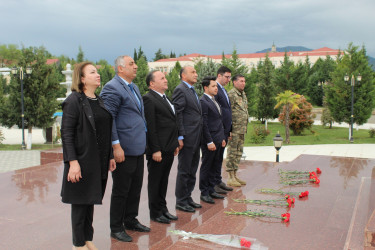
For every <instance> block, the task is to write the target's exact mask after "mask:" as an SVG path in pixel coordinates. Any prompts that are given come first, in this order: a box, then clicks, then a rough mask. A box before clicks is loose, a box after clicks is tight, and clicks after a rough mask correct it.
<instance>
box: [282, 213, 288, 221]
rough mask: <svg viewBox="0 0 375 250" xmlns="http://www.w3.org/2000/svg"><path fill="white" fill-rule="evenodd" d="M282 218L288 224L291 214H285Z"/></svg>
mask: <svg viewBox="0 0 375 250" xmlns="http://www.w3.org/2000/svg"><path fill="white" fill-rule="evenodd" d="M281 217H282V218H283V220H284V222H288V221H289V219H290V214H289V213H285V214H282V215H281Z"/></svg>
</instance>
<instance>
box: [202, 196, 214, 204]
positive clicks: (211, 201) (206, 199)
mask: <svg viewBox="0 0 375 250" xmlns="http://www.w3.org/2000/svg"><path fill="white" fill-rule="evenodd" d="M201 201H204V202H207V203H210V204H215V201H214V200H213V199H212V198H211V197H210V196H209V195H201Z"/></svg>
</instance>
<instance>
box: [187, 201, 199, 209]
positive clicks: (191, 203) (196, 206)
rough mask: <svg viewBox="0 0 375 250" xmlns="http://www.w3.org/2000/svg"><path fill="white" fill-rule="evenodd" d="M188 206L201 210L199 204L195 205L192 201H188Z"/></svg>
mask: <svg viewBox="0 0 375 250" xmlns="http://www.w3.org/2000/svg"><path fill="white" fill-rule="evenodd" d="M189 205H190V206H192V207H193V208H202V205H201V204H198V203H195V202H194V201H189Z"/></svg>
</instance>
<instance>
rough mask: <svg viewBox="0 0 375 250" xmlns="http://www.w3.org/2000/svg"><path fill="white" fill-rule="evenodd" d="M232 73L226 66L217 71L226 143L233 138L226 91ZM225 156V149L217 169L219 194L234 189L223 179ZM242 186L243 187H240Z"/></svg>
mask: <svg viewBox="0 0 375 250" xmlns="http://www.w3.org/2000/svg"><path fill="white" fill-rule="evenodd" d="M231 72H232V71H231V70H230V69H229V68H228V67H225V66H221V67H220V68H219V69H218V71H217V77H216V82H217V90H218V91H217V95H216V96H215V99H216V101H217V102H218V103H219V105H220V106H221V110H222V120H223V125H224V135H225V143H226V144H227V143H228V138H230V136H231V131H232V109H231V106H230V100H229V97H228V93H227V91H226V90H225V88H224V87H225V86H226V85H227V84H228V83H229V82H230V79H231V75H232V73H231ZM223 154H224V149H223V150H222V151H221V155H220V162H221V163H220V164H219V165H217V168H216V169H215V178H214V180H215V187H214V189H215V192H216V193H219V194H226V193H227V191H233V188H231V187H228V186H227V185H225V183H224V182H223V181H222V177H221V168H222V163H223ZM233 181H234V180H231V179H229V180H228V182H230V183H231V182H233ZM228 185H229V184H228ZM240 186H241V185H240Z"/></svg>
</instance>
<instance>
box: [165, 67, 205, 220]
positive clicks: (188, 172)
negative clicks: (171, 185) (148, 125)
mask: <svg viewBox="0 0 375 250" xmlns="http://www.w3.org/2000/svg"><path fill="white" fill-rule="evenodd" d="M180 77H181V83H180V84H179V85H178V86H177V87H176V89H175V90H174V92H173V95H172V97H173V105H174V106H175V109H176V113H177V119H178V129H179V137H178V139H179V140H178V141H179V144H180V153H179V155H178V171H177V179H176V209H178V210H181V211H184V212H191V213H194V212H195V208H201V207H202V206H201V205H200V204H198V203H195V202H194V201H193V199H192V198H191V193H192V192H193V190H194V186H195V180H196V172H197V170H198V164H199V158H200V141H201V134H202V109H201V105H200V103H199V99H198V95H197V93H196V92H195V90H194V86H193V85H194V84H195V83H196V82H197V78H198V74H197V71H196V70H195V69H194V67H191V66H186V67H183V68H182V69H181V72H180Z"/></svg>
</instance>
